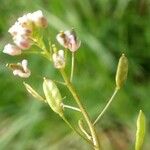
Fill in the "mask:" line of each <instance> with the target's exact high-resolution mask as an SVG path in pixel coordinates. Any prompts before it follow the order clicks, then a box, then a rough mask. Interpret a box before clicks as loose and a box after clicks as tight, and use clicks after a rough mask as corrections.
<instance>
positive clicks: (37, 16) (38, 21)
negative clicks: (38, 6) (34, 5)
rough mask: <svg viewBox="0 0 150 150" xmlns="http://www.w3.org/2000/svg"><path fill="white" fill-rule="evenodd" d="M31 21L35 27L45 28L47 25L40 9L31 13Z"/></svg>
mask: <svg viewBox="0 0 150 150" xmlns="http://www.w3.org/2000/svg"><path fill="white" fill-rule="evenodd" d="M32 21H33V22H34V24H35V25H36V26H37V27H41V28H45V27H47V25H48V22H47V19H46V18H45V17H44V16H43V13H42V11H41V10H38V11H35V12H33V13H32Z"/></svg>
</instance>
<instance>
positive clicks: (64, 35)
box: [56, 29, 81, 52]
mask: <svg viewBox="0 0 150 150" xmlns="http://www.w3.org/2000/svg"><path fill="white" fill-rule="evenodd" d="M56 39H57V41H58V42H59V43H60V44H61V45H62V46H64V47H65V48H68V49H69V50H70V51H71V52H75V51H76V50H78V49H79V47H80V45H81V41H79V40H78V38H77V36H76V33H75V31H74V30H73V29H72V30H71V31H69V30H67V31H65V32H60V33H59V34H58V35H57V36H56Z"/></svg>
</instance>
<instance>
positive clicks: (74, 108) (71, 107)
mask: <svg viewBox="0 0 150 150" xmlns="http://www.w3.org/2000/svg"><path fill="white" fill-rule="evenodd" d="M63 107H64V108H69V109H72V110H75V111H79V112H81V110H80V109H79V108H77V107H74V106H70V105H65V104H63Z"/></svg>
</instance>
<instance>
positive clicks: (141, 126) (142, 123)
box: [135, 110, 146, 150]
mask: <svg viewBox="0 0 150 150" xmlns="http://www.w3.org/2000/svg"><path fill="white" fill-rule="evenodd" d="M145 128H146V118H145V115H144V113H143V112H142V110H140V112H139V115H138V118H137V131H136V142H135V150H141V149H142V145H143V141H144V136H145Z"/></svg>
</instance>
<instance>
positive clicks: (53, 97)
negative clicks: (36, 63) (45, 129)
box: [43, 78, 63, 116]
mask: <svg viewBox="0 0 150 150" xmlns="http://www.w3.org/2000/svg"><path fill="white" fill-rule="evenodd" d="M43 91H44V94H45V97H46V100H47V102H48V104H49V106H50V107H51V109H52V110H53V111H54V112H56V113H57V114H59V115H60V116H63V105H62V97H61V94H60V92H59V89H58V88H57V86H56V84H55V83H54V82H53V81H52V80H49V79H46V78H44V82H43Z"/></svg>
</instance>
